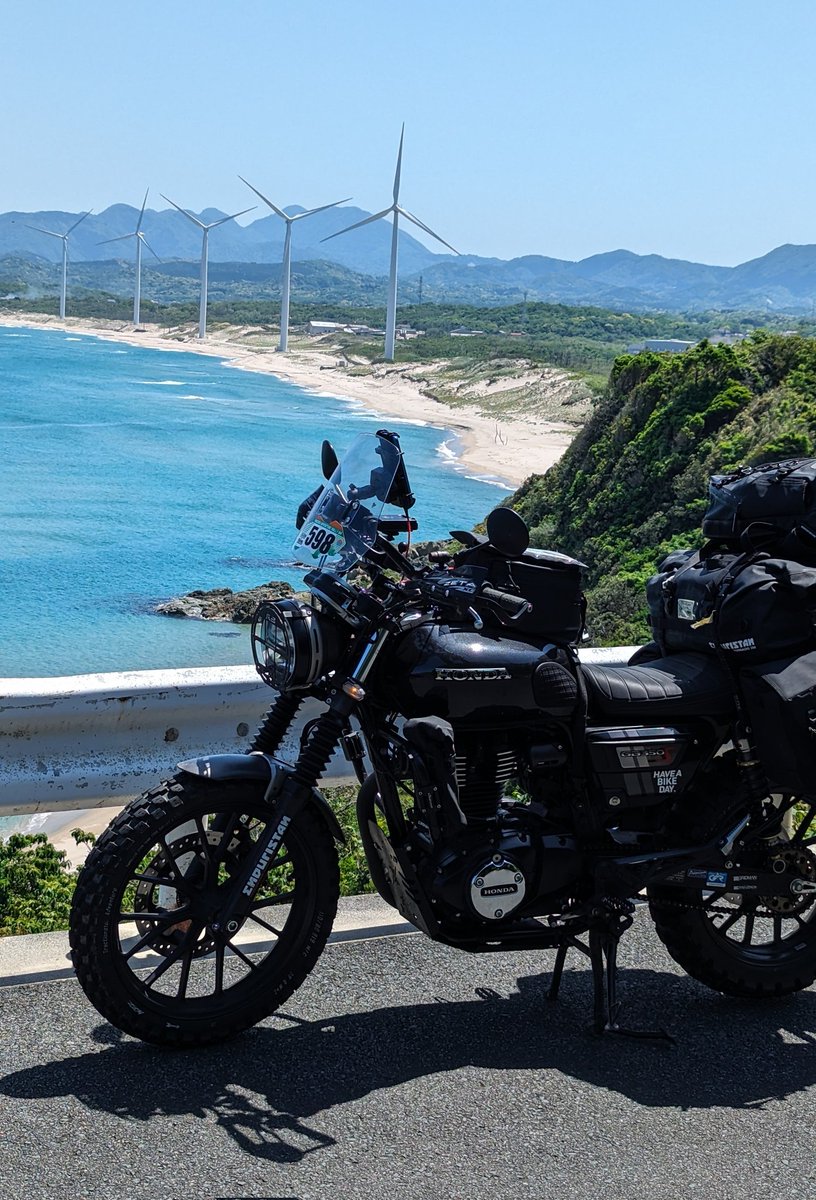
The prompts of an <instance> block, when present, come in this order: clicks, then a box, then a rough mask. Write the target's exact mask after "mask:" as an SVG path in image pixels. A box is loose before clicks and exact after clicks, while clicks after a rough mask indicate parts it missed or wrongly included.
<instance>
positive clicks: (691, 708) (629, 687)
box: [581, 653, 734, 721]
mask: <svg viewBox="0 0 816 1200" xmlns="http://www.w3.org/2000/svg"><path fill="white" fill-rule="evenodd" d="M581 670H582V672H583V676H584V679H585V680H586V686H587V696H588V701H589V714H590V716H591V717H595V716H602V717H607V718H609V717H611V718H614V719H621V720H625V721H630V720H633V719H641V718H643V719H647V720H649V721H663V720H666V719H667V718H670V717H695V716H700V717H728V716H731V715H733V711H734V699H733V691H732V688H731V684H730V681H729V679H728V676H727V675H726V673H725V671H724V670H723V669H722V667H721V666H720V664H719V663H718V662H717V660H716V659H714V658H709V657H707V656H706V655H704V654H692V653H688V654H672V655H669V656H668V657H666V658H658V659H655V660H653V661H652V662H649V663H645V664H643V665H640V666H631V667H630V666H627V667H603V666H589V665H587V666H582V667H581Z"/></svg>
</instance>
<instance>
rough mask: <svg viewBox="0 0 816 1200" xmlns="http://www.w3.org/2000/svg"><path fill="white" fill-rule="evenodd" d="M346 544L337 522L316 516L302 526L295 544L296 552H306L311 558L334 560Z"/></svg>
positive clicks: (341, 527)
mask: <svg viewBox="0 0 816 1200" xmlns="http://www.w3.org/2000/svg"><path fill="white" fill-rule="evenodd" d="M345 544H346V539H345V535H344V534H343V526H342V525H341V524H340V522H339V521H328V520H327V519H326V518H325V517H322V516H318V517H316V518H315V520H314V521H310V522H309V524H308V525H304V526H303V528H302V529H301V531H300V535H299V537H298V539H297V541H296V542H295V546H296V548H297V549H298V550H307V551H308V552H309V553H310V554H311V556H312V558H323V557H324V556H328V557H329V558H334V557H335V555H337V554H339V553H340V551H341V550H342V549H343V547H344V546H345Z"/></svg>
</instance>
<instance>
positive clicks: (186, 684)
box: [0, 646, 635, 817]
mask: <svg viewBox="0 0 816 1200" xmlns="http://www.w3.org/2000/svg"><path fill="white" fill-rule="evenodd" d="M634 650H635V647H634V646H615V647H612V648H609V649H601V650H583V651H581V659H582V661H584V662H589V663H593V662H595V663H604V664H606V665H616V664H622V663H625V662H626V661H627V660H628V658H629V657H630V655H631V654H633V653H634ZM273 699H274V694H273V693H272V692H271V691H270V689H269V688H268V687H267V686H266V685H265V684H263V683H262V682H261V680H260V679H259V678H258V676H257V675H256V673H255V670H254V668H253V667H249V666H247V667H191V668H186V669H182V670H167V671H130V672H122V673H119V672H112V673H108V674H102V675H70V676H64V677H61V678H56V679H0V816H3V817H8V816H13V815H16V814H21V815H22V814H26V813H38V812H63V811H73V810H77V809H87V808H105V807H110V806H121V805H123V804H126V803H127V801H128V800H129V799H131V797H133V796H137V795H138V794H139V793H140V792H142V791H144V790H145V788H148V787H150V786H152V784H154V783H156V782H158V780H160V779H162V778H165V777H166V776H167V775H169V774H172V772H173V771H174V770H175V766H176V763H178V762H180V761H181V760H182V759H185V758H196V757H198V756H199V755H201V754H203V753H206V752H209V753H221V752H225V751H233V752H239V753H240V752H243V751H245V750H247V749H248V747H249V743H250V740H251V738H252V736H253V734H254V732H255V730H256V728H257V726H258V724H259V722H260V719H261V717H262V716H263V714H264V712H265V711H266V709H267V708H268V707H269V705H270V703H271V702H272V700H273ZM319 711H320V705H319V704H318V703H317V701H310V702H308V703H307V704H306V705H304V707H303V709H302V710H301V713H300V715H299V719H298V722H297V724H296V726H295V727H294V728H293V730H292V731H291V732H290V736H289V739H288V741H287V743H286V744H285V745H284V746H283V747H282V754H283V756H284V757H288V756H290V755H293V754H295V753H296V751H297V744H298V740H299V737H300V732H301V730H302V728H303V725H304V723H305V722H306V721H307V720H310V719H311V718H312V717H313V716H315V715H316V714H317V713H318V712H319ZM326 778H327V779H328V780H330V781H331V782H332V783H343V782H350V781H351V774H350V768H349V765H348V763H347V762H346V761H345V759H344V758H343V757H342V756H341V755H335V758H334V759H333V760H332V763H331V764H330V766H329V769H328V771H327V773H326Z"/></svg>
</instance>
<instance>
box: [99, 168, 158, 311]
mask: <svg viewBox="0 0 816 1200" xmlns="http://www.w3.org/2000/svg"><path fill="white" fill-rule="evenodd" d="M149 191H150V189H149V188H148V189H147V191H146V192H145V197H144V200H143V201H142V211H141V212H140V213H139V220H138V221H137V222H136V228H135V230H134V231H133V233H123V234H122V236H121V237H115V238H108V239H107V240H106V241H104V242H97V245H99V246H109V245H110V244H111V242H126V241H127V240H128V238H135V239H136V290H135V292H134V294H133V324H134V325H138V324H139V310H140V305H141V300H142V245H145V246H147V248H148V250H149V251H150V253H151V254H152V255H153V257H154V258H155V259H156V261H157V262H161V259H160V258H159V256H158V254H157V253H156V251H155V250H154V249H153V247H152V246H151V245H150V243H149V242H148V240H147V238H146V237H145V235H144V234H143V233H142V218H143V217H144V213H145V205H146V204H147V197H148V193H149Z"/></svg>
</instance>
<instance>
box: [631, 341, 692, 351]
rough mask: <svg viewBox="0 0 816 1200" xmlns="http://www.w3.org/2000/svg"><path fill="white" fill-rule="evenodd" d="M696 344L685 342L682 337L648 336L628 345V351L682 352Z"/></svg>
mask: <svg viewBox="0 0 816 1200" xmlns="http://www.w3.org/2000/svg"><path fill="white" fill-rule="evenodd" d="M696 345H697V343H696V342H683V341H681V340H680V338H647V339H646V341H645V342H635V343H634V344H633V345H631V346H627V347H626V353H627V354H640V352H641V351H642V350H652V351H654V353H656V354H682V353H683V351H684V350H690V349H691V348H692V346H696Z"/></svg>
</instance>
